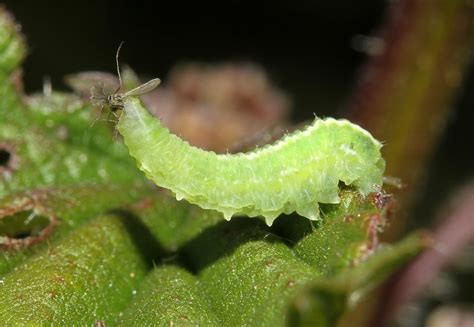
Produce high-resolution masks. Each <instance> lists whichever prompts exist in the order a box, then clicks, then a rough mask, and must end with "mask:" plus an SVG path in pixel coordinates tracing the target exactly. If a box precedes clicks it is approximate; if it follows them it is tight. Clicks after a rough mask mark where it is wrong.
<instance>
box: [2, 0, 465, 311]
mask: <svg viewBox="0 0 474 327" xmlns="http://www.w3.org/2000/svg"><path fill="white" fill-rule="evenodd" d="M3 3H4V4H5V5H6V7H7V9H9V10H10V11H11V12H12V13H13V14H14V15H15V17H16V18H17V20H18V21H19V22H21V25H22V31H23V33H24V34H25V35H26V37H27V42H28V44H29V49H30V50H29V55H28V57H27V59H26V62H25V64H24V84H25V90H26V91H27V92H34V91H39V90H41V89H42V87H43V80H44V78H45V77H50V78H51V81H52V85H53V88H54V89H59V90H64V91H66V90H68V88H67V86H66V85H65V84H64V82H63V77H64V76H65V75H67V74H71V73H77V72H81V71H93V70H97V71H108V72H112V73H114V72H115V62H114V56H115V51H116V49H117V46H118V45H119V43H120V42H121V41H122V40H123V41H125V45H124V47H123V49H122V52H121V62H124V63H127V64H128V65H130V66H131V67H132V68H133V69H134V70H135V71H136V72H137V73H138V75H139V76H140V77H143V79H144V80H145V79H146V78H151V77H159V78H161V79H162V80H163V81H164V83H165V84H166V81H167V76H168V74H169V72H170V70H171V69H172V67H173V66H175V65H176V64H179V63H184V62H204V63H211V64H212V63H222V62H252V63H256V64H258V65H259V66H261V67H263V69H264V70H265V71H266V72H267V74H268V76H269V79H270V80H271V81H272V83H273V84H275V85H276V86H277V87H278V88H279V89H281V90H282V91H283V92H284V93H286V95H287V96H288V97H289V99H291V104H292V105H291V106H292V112H291V115H290V119H291V120H292V121H293V122H295V123H297V122H302V121H305V120H311V119H313V117H314V114H316V115H318V116H335V117H343V116H344V108H345V107H346V105H347V103H348V101H349V99H350V95H351V92H352V91H353V90H354V88H355V85H356V81H357V78H358V76H359V72H360V70H361V68H362V66H363V64H364V63H365V62H366V61H367V60H368V55H367V53H365V52H364V51H363V50H364V49H363V47H361V46H360V40H363V39H366V38H365V37H367V36H371V35H373V33H374V32H375V31H376V30H377V28H378V27H379V26H380V24H381V23H382V21H383V19H384V14H385V11H386V9H387V6H388V5H389V2H388V1H380V0H370V1H369V0H366V1H360V2H357V3H354V2H353V1H347V0H345V1H343V0H333V1H324V2H321V1H309V0H300V1H291V2H290V1H225V2H220V3H213V2H202V1H199V2H189V3H188V2H181V1H174V2H171V1H166V2H165V1H163V2H159V1H130V0H129V1H125V0H115V1H111V0H109V1H90V0H89V1H86V0H83V1H62V0H49V1H24V0H9V1H3ZM451 106H452V110H451V111H450V113H449V115H448V117H447V119H446V129H445V131H444V132H443V136H442V137H441V140H440V142H439V144H438V146H437V147H436V150H435V151H434V155H433V156H432V158H431V160H430V164H429V167H427V174H426V177H425V178H426V180H425V181H424V187H423V188H422V189H421V191H420V192H421V193H420V194H419V198H418V200H417V202H416V203H415V206H414V207H415V208H414V210H413V212H412V213H411V214H410V219H408V220H407V224H406V229H408V230H410V229H415V228H420V227H430V226H432V225H433V224H434V220H435V217H436V212H438V210H439V209H440V207H441V206H442V205H444V204H445V202H446V200H447V199H448V197H449V194H451V192H452V191H453V190H455V189H457V188H459V187H460V186H462V185H463V184H465V183H467V182H468V181H470V180H472V178H473V176H474V145H473V142H474V137H473V136H472V127H471V125H472V121H473V119H474V110H473V108H474V70H473V69H472V65H470V68H469V71H468V72H467V73H465V78H464V82H463V83H462V86H461V88H460V89H459V90H458V92H457V95H456V97H455V100H454V102H453V103H452V105H451ZM386 146H387V147H390V142H387V143H386ZM473 223H474V221H473ZM471 268H472V267H471ZM473 275H474V273H473V272H472V271H470V272H469V273H465V272H463V273H462V278H464V280H467V281H466V282H465V283H467V284H466V285H468V284H469V285H470V284H471V283H472V277H473ZM468 289H469V288H468ZM464 300H468V301H471V303H472V301H473V299H472V293H471V296H468V295H467V296H466V297H464Z"/></svg>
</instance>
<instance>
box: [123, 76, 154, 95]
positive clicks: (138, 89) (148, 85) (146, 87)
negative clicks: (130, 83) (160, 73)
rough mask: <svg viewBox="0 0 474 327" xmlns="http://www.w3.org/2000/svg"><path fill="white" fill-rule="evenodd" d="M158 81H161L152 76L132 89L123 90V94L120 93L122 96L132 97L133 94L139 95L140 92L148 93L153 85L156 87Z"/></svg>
mask: <svg viewBox="0 0 474 327" xmlns="http://www.w3.org/2000/svg"><path fill="white" fill-rule="evenodd" d="M160 83H161V81H160V79H159V78H154V79H152V80H150V81H148V82H146V83H145V84H142V85H140V86H137V87H136V88H134V89H133V90H130V91H128V92H125V93H124V94H122V97H124V98H126V97H133V96H137V95H141V94H144V93H148V92H150V91H151V90H153V89H154V88H155V87H157V86H158V85H159V84H160Z"/></svg>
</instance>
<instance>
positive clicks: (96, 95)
mask: <svg viewBox="0 0 474 327" xmlns="http://www.w3.org/2000/svg"><path fill="white" fill-rule="evenodd" d="M90 92H91V97H90V100H91V102H92V105H93V106H101V105H104V104H105V102H106V99H107V94H106V90H105V89H104V85H102V84H97V85H94V86H93V87H92V88H91V91H90Z"/></svg>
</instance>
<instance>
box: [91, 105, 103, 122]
mask: <svg viewBox="0 0 474 327" xmlns="http://www.w3.org/2000/svg"><path fill="white" fill-rule="evenodd" d="M102 109H104V105H101V106H100V109H99V114H98V115H97V117H96V118H95V120H94V121H93V122H92V123H91V125H90V126H89V128H92V127H94V125H95V123H97V122H98V121H99V119H100V116H101V115H102Z"/></svg>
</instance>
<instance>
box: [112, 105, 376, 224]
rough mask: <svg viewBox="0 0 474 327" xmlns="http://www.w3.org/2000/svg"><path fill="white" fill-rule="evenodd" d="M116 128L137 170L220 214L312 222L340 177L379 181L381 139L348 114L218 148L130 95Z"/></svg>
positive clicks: (370, 185)
mask: <svg viewBox="0 0 474 327" xmlns="http://www.w3.org/2000/svg"><path fill="white" fill-rule="evenodd" d="M118 129H119V131H120V133H121V134H122V136H123V137H124V141H125V144H126V145H127V147H128V148H129V151H130V154H131V155H132V156H133V157H134V158H135V159H136V160H137V163H138V166H139V168H140V169H141V170H142V171H143V172H144V173H145V174H146V175H147V176H148V178H150V179H151V180H152V181H153V182H155V184H157V185H159V186H162V187H165V188H168V189H170V190H171V191H173V192H174V193H175V194H176V198H177V199H178V200H181V199H183V198H184V199H186V200H187V201H189V202H191V203H194V204H197V205H199V206H200V207H202V208H205V209H214V210H217V211H220V212H222V213H223V214H224V217H225V218H226V219H230V218H231V217H232V215H236V214H242V215H247V216H250V217H255V216H263V217H265V220H266V222H267V224H268V225H271V224H272V223H273V221H274V220H275V218H276V217H277V216H278V215H280V214H281V213H286V214H289V213H292V212H295V211H296V212H297V213H298V214H299V215H301V216H304V217H307V218H309V219H311V220H316V219H318V217H319V206H318V203H338V202H339V196H338V193H339V186H338V184H339V182H340V181H342V182H344V183H345V184H347V185H354V186H355V187H357V188H358V190H359V191H360V192H361V193H362V194H363V195H367V194H368V193H370V192H372V191H375V190H377V189H378V188H379V187H380V186H381V184H382V175H383V171H384V168H385V162H384V160H383V158H382V157H381V154H380V148H381V147H382V145H381V144H380V142H378V141H377V140H375V139H374V138H373V137H372V136H371V135H370V134H369V133H368V132H367V131H365V130H364V129H362V128H361V127H359V126H357V125H354V124H352V123H350V122H349V121H347V120H335V119H332V118H328V119H316V120H315V122H314V123H313V124H312V125H310V126H308V127H306V129H304V130H302V131H298V132H295V133H293V134H290V135H287V136H285V137H284V138H283V139H281V140H280V141H278V142H276V143H275V144H273V145H270V146H266V147H263V148H260V149H258V150H255V151H253V152H250V153H245V154H243V153H239V154H216V153H214V152H209V151H205V150H202V149H198V148H196V147H193V146H191V145H189V144H188V143H187V142H186V141H183V140H182V139H180V138H179V137H177V136H176V135H173V134H171V133H170V132H169V131H168V130H167V129H166V128H164V127H163V126H162V125H161V124H160V122H159V121H158V119H156V118H154V117H152V116H151V115H150V114H149V113H148V112H147V110H146V109H145V108H144V107H143V106H142V105H141V103H140V102H139V101H138V100H137V99H135V98H128V99H126V100H125V106H124V113H123V115H122V117H121V118H120V122H119V124H118Z"/></svg>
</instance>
